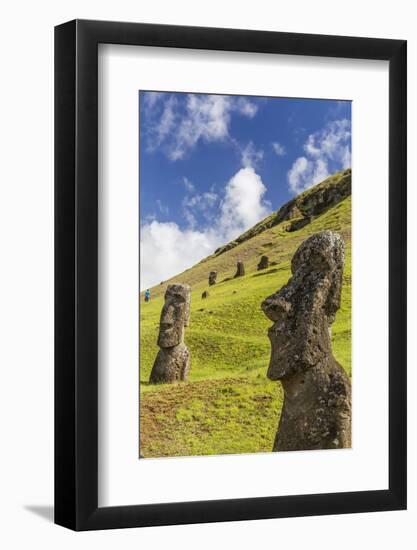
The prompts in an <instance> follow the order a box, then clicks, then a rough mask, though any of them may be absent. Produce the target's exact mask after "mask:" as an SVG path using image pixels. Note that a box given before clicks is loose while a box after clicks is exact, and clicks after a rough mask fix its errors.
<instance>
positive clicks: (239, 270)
mask: <svg viewBox="0 0 417 550" xmlns="http://www.w3.org/2000/svg"><path fill="white" fill-rule="evenodd" d="M244 274H245V265H244V263H243V262H241V261H238V262H237V265H236V273H235V278H236V277H243V276H244Z"/></svg>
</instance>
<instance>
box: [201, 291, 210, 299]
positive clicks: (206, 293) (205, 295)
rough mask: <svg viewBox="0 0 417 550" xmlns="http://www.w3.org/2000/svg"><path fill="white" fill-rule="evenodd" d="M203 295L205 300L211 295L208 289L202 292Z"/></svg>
mask: <svg viewBox="0 0 417 550" xmlns="http://www.w3.org/2000/svg"><path fill="white" fill-rule="evenodd" d="M201 297H202V298H203V300H205V299H206V298H208V297H209V293H208V290H205V291H204V292H203V293H202V295H201Z"/></svg>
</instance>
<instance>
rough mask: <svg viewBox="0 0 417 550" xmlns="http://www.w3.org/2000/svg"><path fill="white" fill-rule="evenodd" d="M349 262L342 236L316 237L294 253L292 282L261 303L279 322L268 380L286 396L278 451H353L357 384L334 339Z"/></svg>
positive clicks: (272, 335) (326, 234)
mask: <svg viewBox="0 0 417 550" xmlns="http://www.w3.org/2000/svg"><path fill="white" fill-rule="evenodd" d="M344 260H345V251H344V243H343V240H342V238H341V236H340V235H338V234H337V233H335V232H332V231H322V232H320V233H316V234H314V235H312V236H311V237H309V238H308V239H307V240H305V241H304V242H303V243H302V244H301V245H300V247H299V248H298V250H297V251H296V253H295V254H294V257H293V258H292V262H291V272H292V277H291V278H290V280H289V281H288V283H287V284H286V285H284V286H283V287H282V288H281V289H280V290H279V291H277V292H276V293H275V294H273V295H272V296H269V297H268V298H267V299H266V300H265V301H264V302H263V303H262V306H261V307H262V310H263V312H264V313H265V315H266V316H267V317H268V319H270V320H271V321H273V323H274V324H273V325H272V326H271V327H270V329H269V330H268V335H269V339H270V341H271V358H270V364H269V368H268V372H267V376H268V378H270V379H271V380H280V381H281V383H282V386H283V389H284V404H283V408H282V412H281V418H280V421H279V426H278V431H277V434H276V437H275V441H274V445H273V451H297V450H312V449H336V448H348V447H350V446H351V384H350V380H349V378H348V376H347V375H346V373H345V371H344V369H343V368H342V367H341V366H340V365H339V363H338V362H337V361H336V359H335V358H334V356H333V353H332V347H331V337H330V327H331V325H332V323H333V322H334V319H335V315H336V312H337V311H338V309H339V308H340V301H341V289H342V277H343V268H344Z"/></svg>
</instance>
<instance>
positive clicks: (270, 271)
mask: <svg viewBox="0 0 417 550" xmlns="http://www.w3.org/2000/svg"><path fill="white" fill-rule="evenodd" d="M278 271H282V269H278V268H276V269H269V270H268V271H262V273H254V274H253V275H252V277H261V276H262V275H269V274H270V273H278Z"/></svg>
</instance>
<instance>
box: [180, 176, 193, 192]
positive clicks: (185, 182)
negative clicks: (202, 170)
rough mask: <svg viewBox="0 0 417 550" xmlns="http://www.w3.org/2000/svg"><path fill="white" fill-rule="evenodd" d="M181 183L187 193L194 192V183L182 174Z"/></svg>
mask: <svg viewBox="0 0 417 550" xmlns="http://www.w3.org/2000/svg"><path fill="white" fill-rule="evenodd" d="M182 183H183V185H184V187H185V188H186V190H187V191H188V192H189V193H194V191H195V188H194V184H193V183H192V182H191V181H190V180H189V179H188V178H187V177H185V176H184V177H183V178H182Z"/></svg>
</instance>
